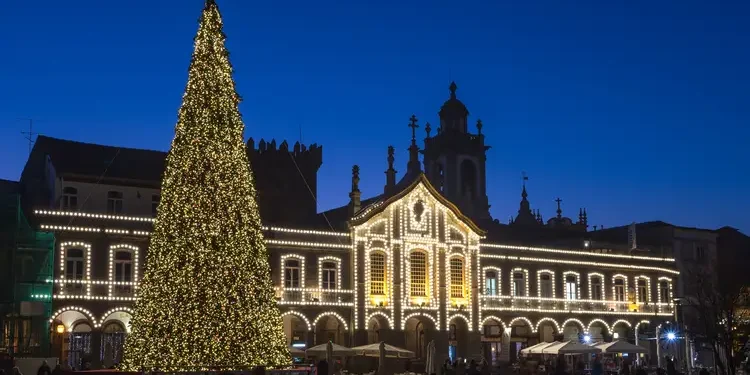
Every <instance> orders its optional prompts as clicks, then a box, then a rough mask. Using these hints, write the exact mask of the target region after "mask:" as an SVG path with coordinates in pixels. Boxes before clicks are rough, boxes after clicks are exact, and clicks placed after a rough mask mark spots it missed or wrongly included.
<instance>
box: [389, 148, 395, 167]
mask: <svg viewBox="0 0 750 375" xmlns="http://www.w3.org/2000/svg"><path fill="white" fill-rule="evenodd" d="M395 152H396V149H394V148H393V146H388V169H393V161H394V157H393V154H394V153H395Z"/></svg>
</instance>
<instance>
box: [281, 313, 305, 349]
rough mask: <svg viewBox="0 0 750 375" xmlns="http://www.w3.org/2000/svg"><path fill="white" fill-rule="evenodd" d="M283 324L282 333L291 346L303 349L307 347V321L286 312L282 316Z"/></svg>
mask: <svg viewBox="0 0 750 375" xmlns="http://www.w3.org/2000/svg"><path fill="white" fill-rule="evenodd" d="M281 319H282V322H283V323H282V324H283V325H284V335H285V336H286V340H287V343H288V344H289V345H291V346H293V347H296V348H299V349H301V350H304V349H305V348H306V347H307V332H308V330H309V326H308V323H307V322H306V321H305V320H303V319H302V318H301V317H300V316H298V315H295V314H286V315H284V316H283V317H282V318H281Z"/></svg>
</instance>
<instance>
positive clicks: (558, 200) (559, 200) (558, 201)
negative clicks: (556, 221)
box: [555, 197, 562, 218]
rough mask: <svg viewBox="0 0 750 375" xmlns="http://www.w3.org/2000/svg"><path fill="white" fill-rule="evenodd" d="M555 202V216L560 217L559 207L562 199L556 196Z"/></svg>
mask: <svg viewBox="0 0 750 375" xmlns="http://www.w3.org/2000/svg"><path fill="white" fill-rule="evenodd" d="M555 202H557V217H558V218H560V217H562V209H561V208H560V203H562V199H560V197H557V199H555Z"/></svg>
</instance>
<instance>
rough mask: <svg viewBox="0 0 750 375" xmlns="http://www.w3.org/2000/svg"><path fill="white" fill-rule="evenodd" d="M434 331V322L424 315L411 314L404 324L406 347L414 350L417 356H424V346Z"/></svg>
mask: <svg viewBox="0 0 750 375" xmlns="http://www.w3.org/2000/svg"><path fill="white" fill-rule="evenodd" d="M435 331H436V327H435V323H433V321H432V320H431V319H430V318H428V317H426V316H419V315H417V316H411V317H409V318H408V319H407V320H406V324H405V325H404V336H405V337H404V339H405V342H406V349H407V350H411V351H412V352H414V355H415V356H416V357H417V358H422V359H424V358H426V352H425V348H426V347H427V343H429V342H430V340H432V333H433V332H435Z"/></svg>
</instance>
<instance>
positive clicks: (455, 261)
mask: <svg viewBox="0 0 750 375" xmlns="http://www.w3.org/2000/svg"><path fill="white" fill-rule="evenodd" d="M450 266H451V297H453V298H463V297H464V261H463V259H461V258H458V257H455V258H451V260H450Z"/></svg>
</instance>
